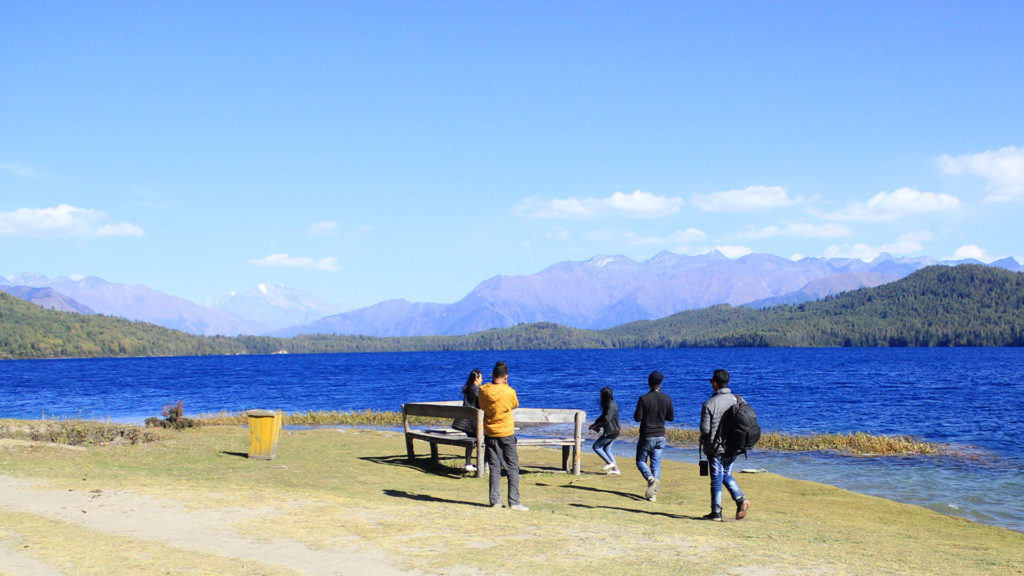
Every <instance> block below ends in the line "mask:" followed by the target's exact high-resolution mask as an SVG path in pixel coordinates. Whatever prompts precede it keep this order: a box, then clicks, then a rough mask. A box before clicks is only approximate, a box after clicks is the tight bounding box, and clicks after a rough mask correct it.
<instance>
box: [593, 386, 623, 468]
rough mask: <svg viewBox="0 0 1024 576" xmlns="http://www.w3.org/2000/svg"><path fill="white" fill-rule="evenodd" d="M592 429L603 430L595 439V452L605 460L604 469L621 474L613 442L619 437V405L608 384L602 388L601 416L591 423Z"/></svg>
mask: <svg viewBox="0 0 1024 576" xmlns="http://www.w3.org/2000/svg"><path fill="white" fill-rule="evenodd" d="M590 429H591V430H594V431H597V430H601V437H600V438H598V439H597V440H594V452H597V455H598V456H600V457H601V459H602V460H604V462H605V466H604V468H602V470H604V471H605V472H607V473H608V474H613V475H617V474H620V472H619V465H618V464H617V463H616V462H615V455H614V454H612V442H614V441H615V439H616V438H618V437H619V406H618V404H616V403H615V398H614V397H613V396H612V389H611V388H608V387H607V386H605V387H604V388H601V416H599V417H598V418H597V420H595V421H594V423H593V424H591V425H590Z"/></svg>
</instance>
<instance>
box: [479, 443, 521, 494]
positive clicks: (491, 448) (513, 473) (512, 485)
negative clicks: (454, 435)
mask: <svg viewBox="0 0 1024 576" xmlns="http://www.w3.org/2000/svg"><path fill="white" fill-rule="evenodd" d="M516 443H517V441H516V436H515V434H513V435H511V436H505V437H503V438H492V437H490V436H486V437H484V448H485V450H486V451H485V453H484V454H485V457H486V458H487V466H488V467H489V468H490V474H489V476H488V482H489V483H490V502H491V506H494V505H496V504H501V472H502V470H504V471H505V473H506V474H507V475H508V505H509V506H515V505H516V504H519V453H518V452H517V451H516Z"/></svg>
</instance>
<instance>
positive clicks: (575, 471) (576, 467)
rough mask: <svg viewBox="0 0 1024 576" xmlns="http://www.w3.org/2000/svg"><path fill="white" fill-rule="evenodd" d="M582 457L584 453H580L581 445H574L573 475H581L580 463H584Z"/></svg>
mask: <svg viewBox="0 0 1024 576" xmlns="http://www.w3.org/2000/svg"><path fill="white" fill-rule="evenodd" d="M582 458H583V455H582V454H580V447H579V445H576V446H573V447H572V474H573V476H579V475H580V464H581V463H582V462H581V460H582Z"/></svg>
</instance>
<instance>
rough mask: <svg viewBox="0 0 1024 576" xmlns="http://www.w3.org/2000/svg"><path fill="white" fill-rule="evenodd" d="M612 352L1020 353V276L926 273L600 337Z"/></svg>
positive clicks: (1023, 309) (982, 271) (1023, 315)
mask: <svg viewBox="0 0 1024 576" xmlns="http://www.w3.org/2000/svg"><path fill="white" fill-rule="evenodd" d="M606 334H607V335H608V336H610V337H611V338H612V339H613V340H614V341H615V342H616V345H618V346H624V347H650V346H659V347H661V346H667V347H679V346H775V347H778V346H854V347H876V346H1022V345H1024V274H1021V273H1018V272H1009V271H1006V270H1000V269H997V268H991V267H986V266H981V265H961V266H954V267H946V266H930V267H928V268H923V269H921V270H919V271H917V272H915V273H913V274H911V275H910V276H907V277H906V278H904V279H902V280H899V281H897V282H893V283H891V284H885V285H883V286H878V287H876V288H864V289H861V290H855V291H852V292H846V293H843V294H840V295H838V296H832V297H829V298H826V299H824V300H820V301H816V302H808V303H804V304H799V305H795V306H776V307H773V308H766V309H764V310H750V309H746V308H733V307H730V306H715V307H712V308H706V309H703V310H694V311H691V312H684V313H681V314H676V315H674V316H670V317H668V318H664V319H661V320H656V321H651V322H635V323H632V324H627V325H624V326H619V327H616V328H612V329H610V330H607V331H606Z"/></svg>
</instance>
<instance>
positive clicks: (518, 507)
mask: <svg viewBox="0 0 1024 576" xmlns="http://www.w3.org/2000/svg"><path fill="white" fill-rule="evenodd" d="M509 508H511V509H513V510H519V511H520V512H529V510H530V509H529V508H527V507H526V506H523V505H522V504H513V505H511V506H509Z"/></svg>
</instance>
